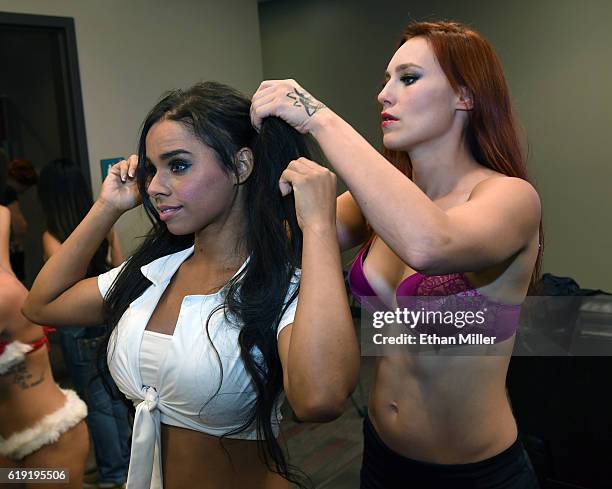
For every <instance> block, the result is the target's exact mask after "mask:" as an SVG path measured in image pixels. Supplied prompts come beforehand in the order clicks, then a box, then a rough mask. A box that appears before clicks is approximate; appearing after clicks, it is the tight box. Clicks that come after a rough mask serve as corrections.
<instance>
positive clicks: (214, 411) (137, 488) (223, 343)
mask: <svg viewBox="0 0 612 489" xmlns="http://www.w3.org/2000/svg"><path fill="white" fill-rule="evenodd" d="M192 254H193V246H192V247H191V248H187V249H185V250H183V251H179V252H177V253H173V254H171V255H167V256H164V257H162V258H158V259H157V260H154V261H152V262H151V263H149V264H148V265H145V266H143V267H141V272H142V274H143V275H144V276H145V277H146V278H147V279H148V280H150V281H151V283H152V285H151V286H150V287H148V288H147V289H146V290H145V292H144V293H143V294H142V295H141V296H140V297H138V298H137V299H136V300H135V301H134V302H132V303H131V304H130V305H129V307H128V309H127V310H126V311H125V313H124V314H123V316H122V317H121V319H120V320H119V323H118V325H117V327H116V328H115V330H114V331H113V334H112V336H111V340H110V342H109V350H108V353H107V358H108V366H109V370H110V372H111V374H112V376H113V379H114V380H115V382H116V384H117V386H118V387H119V389H120V390H121V392H123V394H125V396H126V397H127V398H128V399H130V400H132V402H134V404H135V406H136V415H135V418H134V426H133V433H132V448H131V459H130V467H129V471H128V488H129V489H149V488H150V487H152V486H151V480H152V479H151V478H152V475H153V480H154V481H155V484H154V486H153V487H161V481H162V480H163V479H162V475H161V450H160V439H161V437H160V429H161V425H160V423H164V424H167V425H172V426H178V427H181V428H189V429H192V430H196V431H201V432H204V433H208V434H211V435H214V436H221V435H224V434H226V433H228V432H230V431H232V430H234V429H236V428H238V427H239V426H241V425H242V424H243V423H244V422H245V421H246V415H247V414H248V412H249V409H250V408H251V406H252V405H253V403H254V401H255V399H256V394H255V391H254V389H253V386H252V382H251V378H250V376H249V374H248V373H247V371H246V370H245V367H244V363H243V361H242V359H241V358H240V347H239V345H238V335H239V333H240V329H239V327H237V326H236V325H234V324H231V323H230V322H228V321H227V320H226V319H225V316H224V314H223V310H222V309H221V310H219V311H217V312H215V313H214V314H213V315H212V317H211V319H210V323H209V328H208V329H209V335H210V339H211V340H212V342H213V343H214V348H216V350H217V352H218V354H219V358H218V357H217V355H216V354H215V351H214V349H213V346H212V345H211V342H210V340H209V338H208V336H207V334H206V319H207V318H208V316H209V315H210V313H211V312H212V311H213V309H215V307H216V306H218V305H220V304H222V303H223V293H224V289H221V290H220V291H219V292H217V293H215V294H208V295H189V296H186V297H184V298H183V302H182V304H181V308H180V311H179V316H178V320H177V323H176V328H175V330H174V334H173V335H172V336H169V341H168V342H167V345H166V351H165V354H164V357H163V359H161V360H160V359H159V358H157V359H156V361H157V363H158V368H157V373H156V377H155V380H156V382H155V385H157V388H156V387H153V386H151V385H147V382H145V381H144V379H143V375H142V373H143V372H149V373H150V370H147V368H148V367H147V365H142V364H141V358H140V357H141V355H140V354H141V345H142V342H143V336H144V330H145V327H146V325H147V323H148V322H149V318H150V317H151V315H152V314H153V311H154V309H155V307H156V305H157V303H158V301H159V299H160V298H161V296H162V294H163V292H164V290H165V289H166V287H167V285H168V283H169V282H170V279H171V278H172V276H173V275H174V274H175V273H176V271H177V270H178V268H179V266H180V265H181V264H182V263H183V262H184V261H185V260H186V259H187V258H188V257H189V256H191V255H192ZM247 261H248V260H247ZM246 263H247V262H245V263H244V264H243V265H242V267H240V270H238V272H236V274H235V275H234V276H236V275H237V274H238V273H240V271H241V270H242V269H243V268H244V267H245V266H246ZM122 266H123V265H121V266H120V267H117V268H114V269H112V270H110V271H108V272H107V273H104V274H102V275H100V276H98V288H99V289H100V293H101V294H102V296H103V297H104V296H105V295H106V293H107V292H108V290H109V289H110V287H111V284H112V282H113V280H114V279H115V278H116V277H117V275H118V274H119V272H120V270H121V267H122ZM299 275H300V271H299V270H296V273H295V276H294V279H293V280H292V286H291V288H290V290H289V294H288V296H287V300H288V298H289V297H290V296H291V294H292V292H293V291H294V290H295V288H296V287H297V285H298V283H299ZM297 302H298V301H297V300H294V301H293V303H291V305H290V306H289V307H288V308H287V310H286V311H285V314H284V315H283V316H282V318H281V321H280V324H279V328H278V333H280V331H281V330H282V329H283V328H284V327H286V326H288V325H289V324H291V323H293V318H294V316H295V310H296V308H297ZM144 358H146V354H145V356H144V357H143V359H144ZM219 359H220V360H221V364H222V366H223V381H222V384H221V386H220V388H219V382H220V381H221V371H220V367H219ZM145 376H146V375H145ZM149 383H153V382H149ZM218 388H219V391H218V393H217V394H216V395H215V392H217V389H218ZM279 421H280V405H277V406H276V409H275V410H274V411H273V414H272V426H273V429H274V432H275V435H278V422H279ZM228 437H230V438H243V439H251V440H254V439H257V431H256V429H255V427H253V428H252V429H247V430H246V431H244V432H242V433H238V434H235V435H228ZM157 481H159V482H157Z"/></svg>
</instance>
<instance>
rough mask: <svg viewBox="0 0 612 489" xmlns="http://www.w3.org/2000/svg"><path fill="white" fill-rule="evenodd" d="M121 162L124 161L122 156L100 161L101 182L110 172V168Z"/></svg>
mask: <svg viewBox="0 0 612 489" xmlns="http://www.w3.org/2000/svg"><path fill="white" fill-rule="evenodd" d="M121 160H125V158H124V157H123V156H118V157H117V158H107V159H105V160H100V174H101V175H102V181H104V179H105V178H106V175H108V171H109V170H110V168H111V166H113V165H114V164H115V163H119V162H120V161H121Z"/></svg>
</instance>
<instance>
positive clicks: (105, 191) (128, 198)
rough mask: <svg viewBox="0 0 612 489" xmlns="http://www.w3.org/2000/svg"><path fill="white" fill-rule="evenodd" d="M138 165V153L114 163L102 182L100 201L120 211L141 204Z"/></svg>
mask: <svg viewBox="0 0 612 489" xmlns="http://www.w3.org/2000/svg"><path fill="white" fill-rule="evenodd" d="M137 166H138V156H137V155H131V156H130V157H129V158H128V159H127V160H121V161H120V162H119V163H116V164H114V165H113V166H112V167H111V169H110V170H109V172H108V175H107V177H106V178H105V179H104V182H103V183H102V189H101V190H100V196H99V197H98V201H100V202H103V203H104V204H107V205H109V206H111V207H112V208H113V209H115V210H117V212H120V213H123V212H125V211H128V210H130V209H133V208H134V207H136V206H138V205H140V203H141V200H140V193H139V191H138V185H137V184H136V167H137Z"/></svg>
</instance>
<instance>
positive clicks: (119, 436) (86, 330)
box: [38, 158, 130, 488]
mask: <svg viewBox="0 0 612 489" xmlns="http://www.w3.org/2000/svg"><path fill="white" fill-rule="evenodd" d="M38 197H39V200H40V203H41V207H42V210H43V215H44V218H45V224H46V230H45V232H44V233H43V235H42V242H43V254H44V259H45V261H46V260H48V259H49V258H50V257H51V256H52V255H53V254H54V253H55V252H56V251H57V250H58V249H59V247H60V246H61V244H62V243H63V242H64V241H66V239H67V238H68V236H70V234H72V232H73V231H74V230H75V229H76V227H77V226H78V225H79V223H80V222H81V221H82V220H83V219H84V218H85V216H86V215H87V213H88V212H89V210H90V209H91V206H92V205H93V199H92V197H91V192H90V190H89V186H88V185H87V184H86V182H85V178H84V176H83V173H82V172H81V169H80V168H79V166H78V165H77V164H76V163H75V162H73V161H72V160H70V159H67V158H60V159H56V160H53V161H51V162H50V163H48V164H47V165H45V166H44V167H43V168H42V170H41V171H40V176H39V180H38ZM121 262H123V255H122V253H121V248H120V247H119V240H118V239H117V237H116V235H115V232H114V230H111V232H110V233H109V235H108V236H107V238H106V239H105V240H103V241H102V243H101V244H100V247H99V248H98V249H97V250H96V252H95V254H94V256H93V258H92V260H91V262H90V263H89V266H88V268H87V273H86V277H97V276H98V275H100V274H102V273H105V272H107V271H108V270H109V269H110V268H112V267H116V266H119V265H120V264H121ZM58 326H59V325H58ZM58 333H59V335H60V340H61V345H62V353H63V357H64V363H65V364H66V367H67V369H68V371H69V373H70V376H71V379H72V381H73V383H74V387H75V389H76V391H77V392H78V394H79V396H80V397H81V399H83V400H84V401H85V403H86V404H87V408H88V413H87V425H88V427H89V431H90V433H91V439H92V441H93V446H94V450H95V454H96V464H97V470H96V473H91V474H87V475H86V477H87V478H90V477H91V476H96V482H97V484H98V486H100V487H109V488H110V487H119V486H121V485H122V484H123V483H125V481H126V479H127V471H128V464H129V450H130V447H129V436H130V428H129V420H128V410H127V408H126V406H125V404H124V402H123V400H122V399H121V398H120V397H119V393H118V392H117V387H116V386H115V385H114V382H113V380H112V378H111V377H110V375H109V374H108V369H107V368H106V366H105V365H104V364H105V359H104V358H100V359H99V360H100V361H101V362H102V365H100V367H99V369H98V368H96V356H97V352H98V350H99V345H100V343H101V342H103V341H104V338H105V335H106V333H107V327H106V326H104V325H98V326H84V327H80V328H74V327H72V328H61V327H60V328H58ZM98 370H99V372H98Z"/></svg>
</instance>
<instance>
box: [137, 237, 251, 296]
mask: <svg viewBox="0 0 612 489" xmlns="http://www.w3.org/2000/svg"><path fill="white" fill-rule="evenodd" d="M193 250H194V245H192V246H190V247H189V248H186V249H184V250H182V251H177V252H176V253H172V254H171V255H166V256H162V257H161V258H158V259H157V260H153V261H152V262H151V263H147V264H146V265H143V266H142V267H140V271H141V272H142V274H143V275H144V276H145V277H146V278H147V279H149V280H150V281H151V282H152V283H153V285H155V286H157V285H160V284H163V283H164V282H167V281H169V280H170V279H171V278H172V276H173V275H174V274H175V273H176V271H177V270H178V268H179V267H180V266H181V265H182V264H183V262H184V261H185V260H186V259H187V258H189V257H190V256H191V255H193ZM249 259H250V257H247V259H246V260H245V261H244V263H243V264H242V265H241V266H240V268H239V269H238V271H237V272H236V273H235V274H234V275H233V276H232V278H231V279H230V281H231V280H232V279H234V277H236V275H238V274H239V273H240V272H242V270H243V269H244V267H246V265H247V263H248V262H249Z"/></svg>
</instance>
